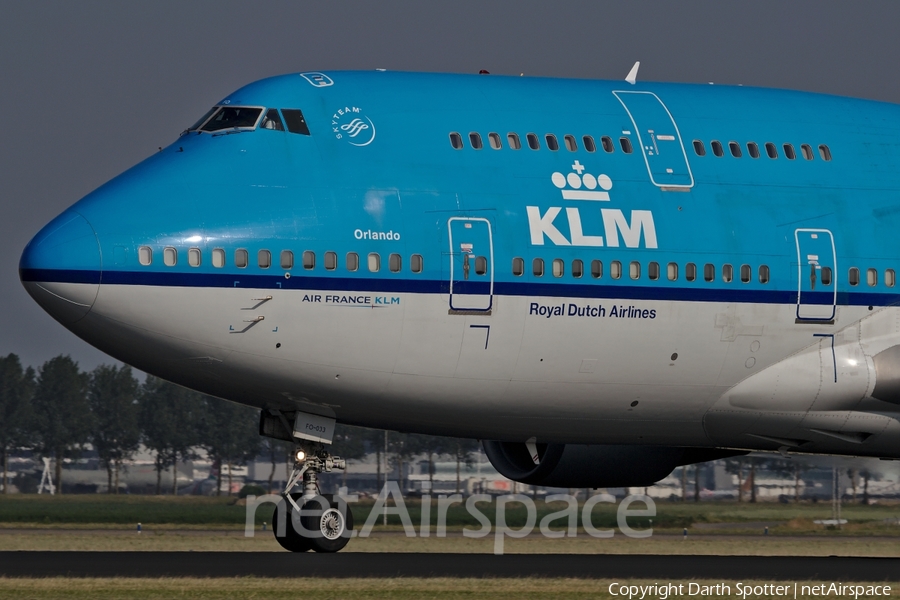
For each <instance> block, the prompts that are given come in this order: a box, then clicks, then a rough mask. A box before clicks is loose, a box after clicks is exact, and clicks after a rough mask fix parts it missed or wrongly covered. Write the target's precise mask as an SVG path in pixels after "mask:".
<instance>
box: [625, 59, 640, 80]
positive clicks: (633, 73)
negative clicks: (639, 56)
mask: <svg viewBox="0 0 900 600" xmlns="http://www.w3.org/2000/svg"><path fill="white" fill-rule="evenodd" d="M640 68H641V61H637V62H636V63H634V66H633V67H631V70H630V71H628V75H627V76H626V77H625V81H627V82H628V83H630V84H631V85H634V83H635V82H636V81H637V72H638V69H640Z"/></svg>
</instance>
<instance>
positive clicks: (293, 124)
mask: <svg viewBox="0 0 900 600" xmlns="http://www.w3.org/2000/svg"><path fill="white" fill-rule="evenodd" d="M281 114H282V115H284V124H285V125H287V129H288V131H290V132H291V133H299V134H301V135H309V127H308V126H307V124H306V119H304V118H303V111H301V110H297V109H296V108H282V109H281Z"/></svg>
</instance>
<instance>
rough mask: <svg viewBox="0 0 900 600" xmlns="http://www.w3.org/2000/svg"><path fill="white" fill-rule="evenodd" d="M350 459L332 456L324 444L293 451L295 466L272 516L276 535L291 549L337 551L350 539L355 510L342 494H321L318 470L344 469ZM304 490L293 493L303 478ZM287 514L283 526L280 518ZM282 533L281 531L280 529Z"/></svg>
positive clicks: (306, 446) (279, 540) (299, 550)
mask: <svg viewBox="0 0 900 600" xmlns="http://www.w3.org/2000/svg"><path fill="white" fill-rule="evenodd" d="M346 466H347V463H346V461H345V460H343V459H341V458H340V457H337V456H331V454H329V453H328V452H327V451H326V450H325V447H324V446H323V445H322V444H305V445H301V446H298V447H297V449H296V450H295V452H294V469H293V471H292V472H291V476H290V477H289V478H288V481H287V484H286V485H285V489H284V492H283V493H282V497H283V498H284V500H282V501H281V502H280V503H279V504H278V506H277V507H276V508H275V514H274V515H273V516H272V531H273V532H274V533H275V539H276V540H277V541H278V543H279V544H280V545H281V547H282V548H284V549H285V550H290V551H291V552H306V551H307V550H314V551H316V552H337V551H338V550H340V549H342V548H343V547H344V546H346V545H347V542H349V541H350V535H351V533H350V532H351V531H353V513H351V512H350V509H349V507H348V506H347V503H346V502H344V500H343V499H342V498H340V497H339V496H333V495H331V494H328V495H324V496H323V495H320V494H319V483H318V475H319V473H329V472H331V471H332V470H334V469H345V468H346ZM301 481H302V482H303V493H302V494H300V493H293V494H292V493H290V491H291V490H292V489H293V488H294V487H295V486H296V485H297V484H298V483H300V482H301ZM282 515H283V516H284V518H285V523H284V527H283V530H282V527H281V524H280V522H279V520H280V517H281V516H282ZM280 530H282V531H281V533H282V534H283V535H279V532H280Z"/></svg>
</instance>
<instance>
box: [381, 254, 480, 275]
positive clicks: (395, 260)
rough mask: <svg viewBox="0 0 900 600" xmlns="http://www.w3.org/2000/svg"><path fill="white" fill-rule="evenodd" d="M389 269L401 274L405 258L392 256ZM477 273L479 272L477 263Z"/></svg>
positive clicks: (389, 260) (396, 255) (389, 258)
mask: <svg viewBox="0 0 900 600" xmlns="http://www.w3.org/2000/svg"><path fill="white" fill-rule="evenodd" d="M388 268H389V269H390V270H391V273H399V272H400V270H401V269H403V258H401V256H400V255H399V254H391V255H390V256H389V257H388ZM475 271H476V272H477V271H478V266H477V261H476V267H475Z"/></svg>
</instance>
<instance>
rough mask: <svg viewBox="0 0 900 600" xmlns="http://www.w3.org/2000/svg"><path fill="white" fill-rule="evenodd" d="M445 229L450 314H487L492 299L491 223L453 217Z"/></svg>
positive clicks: (478, 218)
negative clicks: (451, 312)
mask: <svg viewBox="0 0 900 600" xmlns="http://www.w3.org/2000/svg"><path fill="white" fill-rule="evenodd" d="M447 228H448V231H449V240H450V254H449V259H450V310H452V311H463V312H481V313H488V314H489V313H490V310H491V307H492V305H493V297H494V249H493V237H492V234H491V222H490V221H488V220H487V219H485V218H480V217H452V218H450V219H449V221H448V222H447Z"/></svg>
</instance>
